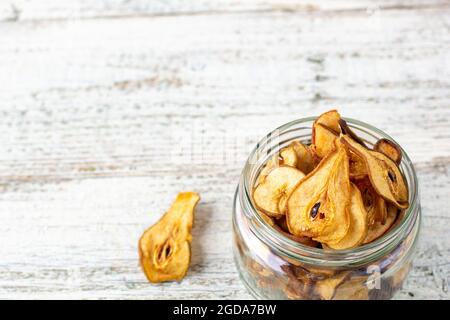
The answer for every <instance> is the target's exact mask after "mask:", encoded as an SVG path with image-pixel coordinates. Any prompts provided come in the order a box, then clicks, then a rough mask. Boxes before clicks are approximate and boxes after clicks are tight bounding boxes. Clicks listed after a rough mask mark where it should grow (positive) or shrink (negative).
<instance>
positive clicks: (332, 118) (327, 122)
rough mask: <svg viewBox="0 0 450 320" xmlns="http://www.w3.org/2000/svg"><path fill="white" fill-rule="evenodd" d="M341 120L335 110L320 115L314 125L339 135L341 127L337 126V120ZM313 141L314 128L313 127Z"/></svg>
mask: <svg viewBox="0 0 450 320" xmlns="http://www.w3.org/2000/svg"><path fill="white" fill-rule="evenodd" d="M340 119H341V115H340V114H339V112H337V110H330V111H327V112H325V113H322V114H321V115H320V116H319V117H318V118H317V119H316V121H314V123H315V124H321V125H323V126H325V127H327V128H328V129H330V130H332V131H334V133H335V134H339V133H340V132H341V127H340V125H339V120H340ZM313 139H314V127H313Z"/></svg>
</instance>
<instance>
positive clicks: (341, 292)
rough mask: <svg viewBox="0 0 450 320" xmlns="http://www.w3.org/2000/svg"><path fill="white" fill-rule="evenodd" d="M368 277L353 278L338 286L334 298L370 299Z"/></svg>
mask: <svg viewBox="0 0 450 320" xmlns="http://www.w3.org/2000/svg"><path fill="white" fill-rule="evenodd" d="M366 281H367V277H358V278H351V279H350V280H346V281H344V282H343V283H342V284H341V285H339V286H338V287H337V288H336V292H335V294H334V296H333V300H369V289H368V288H367V284H366Z"/></svg>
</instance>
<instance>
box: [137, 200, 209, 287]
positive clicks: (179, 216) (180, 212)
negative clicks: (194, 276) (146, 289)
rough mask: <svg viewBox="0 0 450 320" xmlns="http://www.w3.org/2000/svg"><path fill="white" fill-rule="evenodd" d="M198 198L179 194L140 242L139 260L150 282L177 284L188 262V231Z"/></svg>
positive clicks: (189, 253) (183, 274)
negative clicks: (171, 282)
mask: <svg viewBox="0 0 450 320" xmlns="http://www.w3.org/2000/svg"><path fill="white" fill-rule="evenodd" d="M199 200H200V196H199V195H198V194H197V193H195V192H182V193H179V194H178V196H177V198H176V200H175V202H174V203H173V204H172V207H171V208H170V209H169V211H168V212H167V213H166V214H165V215H164V216H163V217H162V218H161V219H160V220H159V221H158V222H157V223H156V224H155V225H153V226H152V227H150V228H149V229H147V230H146V231H145V232H144V234H143V235H142V237H141V239H140V240H139V257H140V262H141V265H142V268H143V269H144V273H145V275H146V276H147V279H148V280H149V281H150V282H153V283H158V282H165V281H174V280H175V281H180V280H181V279H183V278H184V276H185V275H186V273H187V271H188V268H189V263H190V260H191V247H190V243H191V239H192V236H191V229H192V224H193V221H194V210H195V207H196V205H197V203H198V202H199Z"/></svg>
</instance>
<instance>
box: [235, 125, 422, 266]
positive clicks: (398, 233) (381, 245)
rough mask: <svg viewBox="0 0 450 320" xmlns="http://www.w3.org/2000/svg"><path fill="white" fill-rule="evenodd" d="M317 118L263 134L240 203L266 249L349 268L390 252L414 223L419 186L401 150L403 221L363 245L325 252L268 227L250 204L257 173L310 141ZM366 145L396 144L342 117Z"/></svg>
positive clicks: (248, 166) (248, 167)
mask: <svg viewBox="0 0 450 320" xmlns="http://www.w3.org/2000/svg"><path fill="white" fill-rule="evenodd" d="M315 119H316V117H309V118H303V119H299V120H294V121H292V122H289V123H287V124H285V125H283V126H281V127H279V128H277V129H275V130H274V131H272V132H270V133H269V134H268V135H266V136H265V137H264V138H263V139H262V140H261V141H260V142H259V143H258V144H257V145H256V147H255V148H254V149H253V151H252V152H251V153H250V156H249V157H248V159H247V162H246V164H245V166H244V170H243V174H242V176H241V181H240V185H239V189H240V190H241V191H240V194H239V201H240V202H241V206H242V208H243V209H244V214H245V216H246V218H247V219H248V220H249V222H250V223H249V225H250V228H251V229H252V231H253V232H254V233H255V235H256V236H257V237H258V238H259V239H260V240H261V241H263V242H264V243H266V244H267V245H268V246H269V247H272V248H275V249H277V250H278V251H280V252H281V253H283V254H285V255H286V256H288V257H289V258H291V259H299V260H302V261H304V262H311V263H315V264H323V265H328V266H343V265H348V264H349V263H351V261H353V260H354V259H355V258H357V259H358V260H359V261H361V262H364V263H366V262H369V261H372V260H376V259H378V258H379V257H381V256H383V255H385V254H387V253H388V252H390V251H391V250H393V249H394V248H395V247H396V246H397V245H398V244H399V243H400V242H401V241H402V239H403V238H404V237H405V234H407V232H409V230H410V229H411V228H412V226H413V225H414V224H415V222H416V220H417V216H418V212H419V208H418V206H419V200H418V183H417V177H416V174H415V170H414V167H413V164H412V162H411V160H410V158H409V157H408V155H407V153H406V152H405V151H404V150H403V149H402V148H401V146H400V148H401V151H402V155H403V157H402V161H401V163H400V169H401V171H402V173H403V175H404V176H405V180H406V182H407V185H408V189H409V201H410V206H409V208H408V209H407V210H406V211H405V213H404V215H403V217H402V219H401V220H400V221H397V222H396V223H395V224H394V226H393V227H391V229H390V230H389V231H388V232H386V233H385V234H384V235H382V236H381V237H380V238H378V239H376V240H374V241H372V242H370V243H367V244H364V245H362V246H359V247H356V248H353V249H346V250H324V249H319V248H313V247H308V246H305V245H303V244H301V243H298V242H296V241H294V240H292V239H290V238H288V237H286V236H285V235H283V234H281V233H280V232H278V231H277V230H275V229H274V228H273V227H272V226H270V225H269V224H268V223H267V222H266V221H265V220H264V219H263V218H262V217H261V216H260V215H259V214H258V211H257V210H256V206H255V205H254V203H253V199H252V197H251V195H252V189H253V186H254V184H255V181H256V178H257V176H258V174H259V171H260V170H261V169H262V167H263V165H264V164H265V162H266V161H267V160H268V159H269V158H270V157H272V156H273V155H274V154H275V153H276V152H278V151H279V150H280V149H281V148H283V147H284V146H287V145H288V144H289V143H290V142H291V141H293V140H300V141H302V142H303V143H310V142H311V128H312V123H313V122H314V120H315ZM344 119H345V121H346V122H347V124H348V125H349V126H350V128H351V129H352V130H354V131H355V132H356V133H357V134H358V135H359V136H360V138H361V139H362V140H364V142H365V143H367V144H368V145H369V146H371V145H373V144H374V143H375V142H376V141H377V140H378V139H381V138H386V139H389V140H391V141H393V142H395V140H394V139H392V137H390V136H389V135H387V134H386V133H384V132H383V131H381V130H379V129H377V128H375V127H373V126H371V125H369V124H367V123H364V122H361V121H358V120H355V119H351V118H344Z"/></svg>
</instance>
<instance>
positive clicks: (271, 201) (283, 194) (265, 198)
mask: <svg viewBox="0 0 450 320" xmlns="http://www.w3.org/2000/svg"><path fill="white" fill-rule="evenodd" d="M304 176H305V175H304V174H303V172H301V171H300V170H298V169H296V168H292V167H289V166H281V167H277V168H275V169H273V170H272V171H270V172H269V174H268V175H267V177H266V178H265V179H264V181H263V182H262V183H260V184H258V186H257V187H256V188H255V189H254V191H253V201H254V202H255V205H256V206H257V207H258V209H259V210H261V211H263V212H264V213H265V214H267V215H268V216H271V217H280V216H282V215H284V211H285V203H286V199H287V197H288V196H289V194H290V193H291V191H292V189H293V188H294V187H295V186H296V185H297V183H298V182H299V181H300V180H301V179H302V178H303V177H304Z"/></svg>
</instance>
